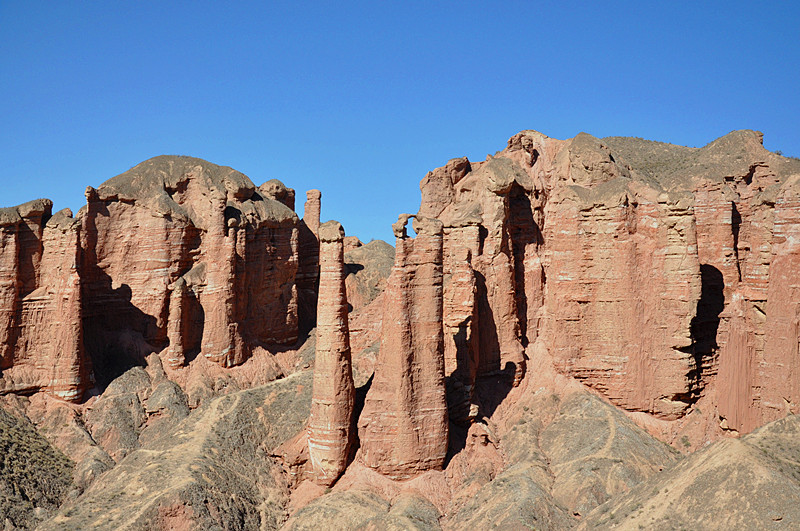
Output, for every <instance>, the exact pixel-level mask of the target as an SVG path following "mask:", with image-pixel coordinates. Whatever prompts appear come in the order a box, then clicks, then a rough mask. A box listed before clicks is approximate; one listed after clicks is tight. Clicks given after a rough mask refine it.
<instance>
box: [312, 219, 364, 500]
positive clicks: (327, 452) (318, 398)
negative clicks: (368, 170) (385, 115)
mask: <svg viewBox="0 0 800 531" xmlns="http://www.w3.org/2000/svg"><path fill="white" fill-rule="evenodd" d="M318 234H319V242H320V249H319V267H320V273H319V303H318V305H317V342H316V357H315V362H314V390H313V394H312V398H311V416H310V418H309V423H308V455H309V459H310V461H311V467H312V472H313V475H314V479H315V480H316V481H317V482H318V483H320V484H322V485H331V484H332V483H333V482H334V481H336V479H337V478H338V477H339V476H340V475H341V474H342V472H344V469H345V468H346V467H347V461H348V458H349V456H350V449H351V446H352V443H353V440H354V433H353V407H354V405H355V393H356V392H355V386H354V384H353V370H352V362H351V360H350V334H349V330H348V317H347V313H348V310H347V293H346V292H345V265H344V245H343V239H344V229H343V228H342V226H341V224H339V223H338V222H336V221H329V222H327V223H324V224H322V225H321V226H320V227H319V232H318Z"/></svg>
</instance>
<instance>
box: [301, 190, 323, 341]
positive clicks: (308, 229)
mask: <svg viewBox="0 0 800 531" xmlns="http://www.w3.org/2000/svg"><path fill="white" fill-rule="evenodd" d="M306 197H307V200H306V204H305V212H304V213H303V220H302V221H301V223H300V230H299V234H298V239H299V245H300V248H299V262H298V264H297V280H296V282H297V302H298V320H299V328H300V333H301V334H305V333H308V332H309V331H310V330H311V329H312V328H314V326H315V325H316V322H317V281H318V280H319V238H318V237H317V233H318V232H319V213H320V204H321V202H320V199H321V198H322V193H321V192H320V191H319V190H309V191H308V192H306Z"/></svg>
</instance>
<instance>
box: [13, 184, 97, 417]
mask: <svg viewBox="0 0 800 531" xmlns="http://www.w3.org/2000/svg"><path fill="white" fill-rule="evenodd" d="M51 208H52V202H51V201H50V200H48V199H39V200H36V201H31V202H29V203H25V204H24V205H20V206H18V207H12V208H4V209H0V371H2V372H0V393H6V392H16V393H29V392H33V391H36V390H39V389H45V390H47V391H49V392H51V393H52V394H54V395H56V396H58V397H60V398H63V399H65V400H70V401H77V400H80V399H81V398H82V396H83V393H84V391H85V390H86V389H87V388H88V387H90V386H91V384H92V380H91V363H90V362H89V360H88V359H87V356H86V354H85V351H84V347H83V326H82V318H83V305H82V282H81V277H80V275H79V266H80V247H79V241H80V224H79V223H78V222H77V221H76V220H75V219H73V217H72V213H71V212H70V211H69V210H63V211H61V212H58V213H56V214H55V215H53V216H51Z"/></svg>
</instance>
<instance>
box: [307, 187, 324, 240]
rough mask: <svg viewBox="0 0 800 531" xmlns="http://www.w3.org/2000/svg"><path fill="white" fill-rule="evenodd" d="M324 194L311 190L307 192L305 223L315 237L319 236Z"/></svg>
mask: <svg viewBox="0 0 800 531" xmlns="http://www.w3.org/2000/svg"><path fill="white" fill-rule="evenodd" d="M321 199H322V192H320V191H319V190H309V191H308V192H306V204H305V208H304V211H303V221H304V222H305V224H306V226H307V227H308V228H309V230H311V232H313V233H314V234H315V235H317V234H319V215H320V206H321Z"/></svg>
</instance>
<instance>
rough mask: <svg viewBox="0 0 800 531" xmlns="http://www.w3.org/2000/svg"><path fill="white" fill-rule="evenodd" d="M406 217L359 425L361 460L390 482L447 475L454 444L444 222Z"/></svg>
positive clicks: (399, 234)
mask: <svg viewBox="0 0 800 531" xmlns="http://www.w3.org/2000/svg"><path fill="white" fill-rule="evenodd" d="M410 217H413V216H409V215H408V214H403V215H401V216H400V219H399V220H398V222H397V223H395V224H394V225H393V228H394V234H395V236H396V238H397V240H396V246H395V248H396V250H395V265H394V268H393V269H392V273H391V275H390V276H389V279H388V281H387V286H386V291H385V294H384V295H385V299H384V315H383V329H382V331H381V349H380V353H379V355H378V362H377V365H376V370H375V375H374V379H373V382H372V385H371V387H370V390H369V392H368V393H367V397H366V401H365V404H364V409H363V411H362V412H361V416H360V417H359V420H358V436H359V439H360V442H361V449H360V452H359V459H360V460H361V462H362V463H364V464H365V465H367V466H368V467H370V468H372V469H374V470H377V471H378V472H380V473H382V474H384V475H386V476H389V477H391V478H396V479H403V478H408V477H411V476H414V475H416V474H418V473H420V472H422V471H425V470H431V469H440V468H441V467H442V465H443V464H444V459H445V456H446V454H447V445H448V421H447V403H446V398H445V384H444V338H443V330H442V275H443V273H442V224H441V222H440V221H438V220H436V219H431V218H425V217H417V218H415V219H414V232H415V233H416V234H417V237H416V238H409V237H408V235H407V232H406V223H407V222H408V219H409V218H410Z"/></svg>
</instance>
